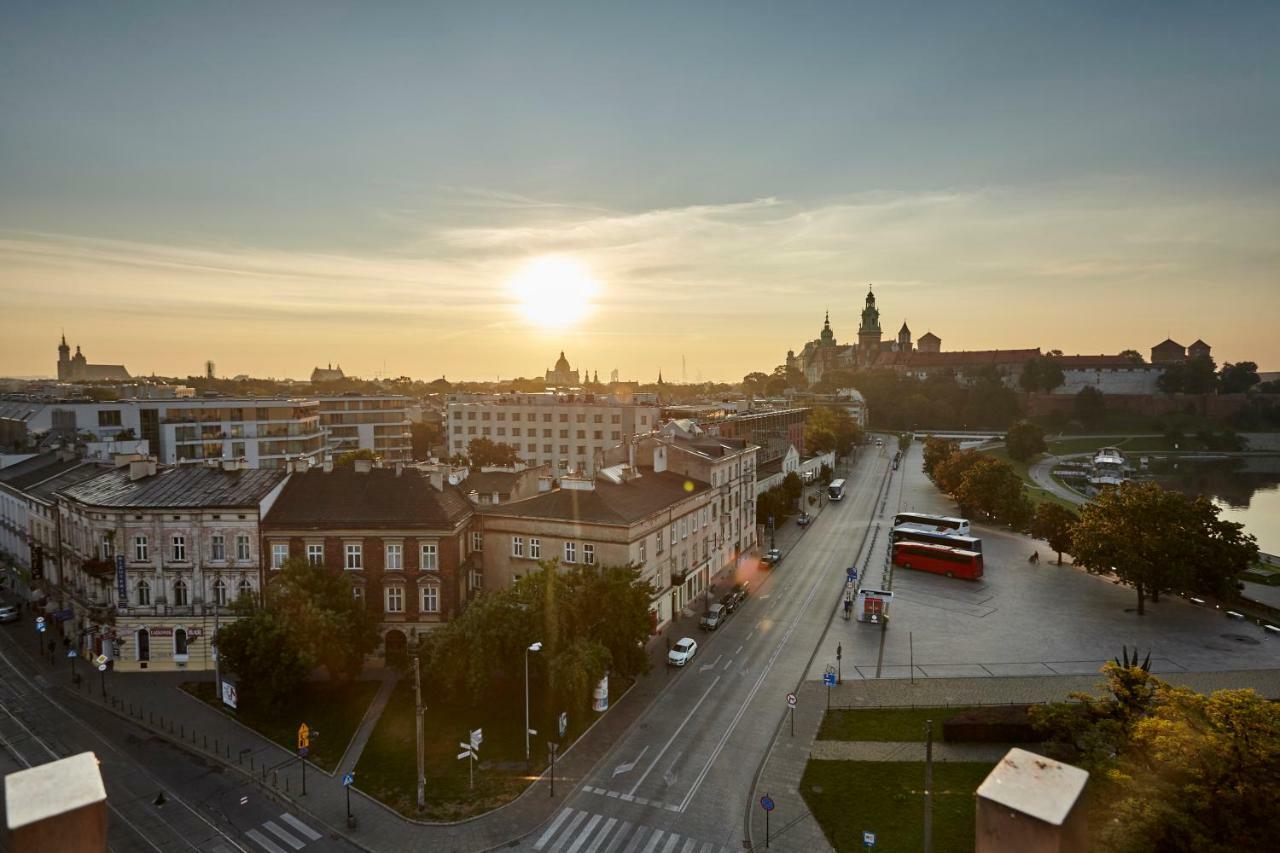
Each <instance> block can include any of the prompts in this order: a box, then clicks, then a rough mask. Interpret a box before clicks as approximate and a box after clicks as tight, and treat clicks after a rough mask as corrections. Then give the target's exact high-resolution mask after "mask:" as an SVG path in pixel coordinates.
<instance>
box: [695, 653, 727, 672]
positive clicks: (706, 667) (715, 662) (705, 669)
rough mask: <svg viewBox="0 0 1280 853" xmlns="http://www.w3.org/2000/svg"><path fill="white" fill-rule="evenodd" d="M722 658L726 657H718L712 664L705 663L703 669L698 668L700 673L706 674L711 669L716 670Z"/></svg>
mask: <svg viewBox="0 0 1280 853" xmlns="http://www.w3.org/2000/svg"><path fill="white" fill-rule="evenodd" d="M722 657H724V655H718V656H717V657H716V659H715V660H714V661H712V662H711V663H704V664H703V665H702V666H701V667H699V668H698V672H706V671H707V670H709V669H715V668H716V666H717V665H718V664H719V663H720V658H722Z"/></svg>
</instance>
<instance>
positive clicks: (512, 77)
mask: <svg viewBox="0 0 1280 853" xmlns="http://www.w3.org/2000/svg"><path fill="white" fill-rule="evenodd" d="M587 8H588V7H586V6H576V7H575V6H574V5H572V4H569V5H564V6H557V7H548V8H545V9H539V10H537V12H534V11H533V10H529V9H524V8H521V7H519V6H511V7H509V8H508V9H507V10H506V11H505V12H504V14H503V15H493V16H490V15H486V14H485V13H483V12H480V11H477V10H467V9H435V10H424V9H418V8H412V7H400V6H395V5H392V6H388V7H385V8H384V9H382V10H380V14H379V15H377V16H372V15H362V14H360V13H359V12H358V11H357V10H356V9H354V7H353V8H349V9H348V8H345V7H341V6H325V7H311V6H309V5H308V6H301V5H289V4H281V5H279V6H273V7H272V8H271V9H260V8H256V7H244V8H243V9H241V10H240V12H239V14H230V15H228V14H227V13H226V12H225V11H219V10H214V9H201V8H187V9H181V10H168V11H167V12H166V13H165V14H158V13H157V10H158V9H159V7H158V6H150V7H149V6H147V5H146V4H143V5H139V6H135V7H131V8H130V9H128V10H123V11H121V10H106V9H100V8H95V7H93V6H90V5H87V4H85V5H71V6H66V7H58V8H47V7H44V6H42V5H39V4H21V3H20V4H13V5H11V6H9V7H7V8H6V10H5V12H4V13H3V19H2V20H3V22H4V24H5V26H4V27H3V30H4V33H5V34H4V35H3V36H0V39H2V41H0V43H2V44H3V45H4V47H5V55H6V60H5V61H4V67H5V69H6V72H7V75H8V78H9V80H10V85H9V86H7V87H6V89H5V91H4V92H3V93H0V106H2V107H3V108H4V109H5V112H6V115H9V116H12V117H14V118H15V120H14V121H11V122H8V123H7V124H6V128H5V130H4V131H3V132H2V133H0V185H3V186H4V187H5V192H4V193H2V194H0V281H2V282H3V284H0V295H2V296H3V301H4V304H5V307H6V311H5V315H6V321H5V330H6V332H7V334H6V335H4V336H2V337H0V372H2V373H5V374H12V375H51V374H52V371H53V364H52V360H51V358H50V356H49V353H50V351H51V349H52V347H51V344H50V342H51V341H54V340H56V337H57V335H58V334H60V333H61V331H62V330H63V329H66V331H67V334H68V335H69V337H70V339H71V340H73V341H74V342H77V343H79V344H80V345H82V346H83V347H84V348H85V349H86V351H87V352H89V353H90V357H91V358H93V359H98V360H106V361H109V362H112V363H123V364H125V365H126V366H128V367H129V369H130V371H132V372H133V373H135V374H148V373H151V372H156V373H162V374H170V375H186V374H188V373H190V374H199V373H202V372H203V370H202V367H203V364H204V362H205V361H206V360H208V359H212V360H213V361H215V362H216V363H217V364H218V366H219V372H220V373H222V374H225V375H235V374H238V373H249V374H255V375H274V376H292V377H296V378H303V377H305V375H306V374H307V373H309V371H310V369H311V368H312V367H314V366H315V365H317V364H321V365H322V364H325V363H329V362H334V363H341V364H342V365H343V367H344V369H345V370H346V371H347V372H348V373H350V374H355V375H361V376H373V375H375V374H379V373H382V372H383V371H384V365H385V372H386V373H387V374H389V375H392V376H396V375H402V374H407V375H411V376H418V377H423V378H432V377H436V376H440V375H445V376H448V377H450V378H454V377H457V378H466V379H490V378H494V377H498V376H501V377H504V378H510V377H514V376H521V375H523V376H536V375H539V374H541V372H542V371H543V370H544V369H545V368H546V367H548V366H549V365H550V364H551V362H552V361H554V358H555V354H556V353H558V352H559V351H560V350H562V349H563V350H565V351H566V352H567V353H569V355H570V360H571V362H572V363H573V364H574V366H575V367H578V366H583V367H588V368H591V369H597V366H598V368H599V369H601V370H602V372H603V371H604V370H612V369H613V368H615V367H617V368H618V369H619V370H620V373H621V374H622V376H624V377H629V378H635V379H641V380H651V379H652V378H654V377H656V375H657V373H658V371H659V370H660V369H661V370H662V371H663V373H664V376H665V377H666V378H668V379H677V378H679V376H680V372H679V367H680V364H681V359H682V358H684V359H685V360H686V363H687V376H688V378H689V379H690V380H691V381H692V380H693V379H695V378H696V377H697V376H698V375H701V376H702V377H703V378H704V379H707V380H711V379H716V380H724V381H737V380H740V379H741V377H742V375H743V374H745V373H747V372H751V371H756V370H763V371H768V370H770V369H772V368H773V367H774V366H775V365H777V364H779V363H781V362H782V361H783V359H784V357H785V353H786V351H787V350H788V349H799V348H800V347H801V346H802V345H803V344H804V342H805V341H808V340H811V339H813V338H814V337H816V336H817V334H818V331H819V330H820V328H821V321H822V316H823V313H824V312H825V311H828V310H829V311H830V312H831V317H832V324H833V326H834V328H835V331H836V335H837V337H838V338H839V339H840V340H851V339H852V338H853V334H854V331H855V330H856V326H857V313H858V310H859V307H860V304H861V299H862V296H863V294H864V293H865V289H866V285H867V284H868V283H871V284H874V285H875V286H876V290H877V293H878V294H879V296H880V300H881V306H882V311H883V314H884V322H885V324H886V327H889V326H892V327H893V329H896V328H897V326H898V325H899V324H900V323H901V322H902V321H904V320H905V321H906V322H908V323H909V325H910V326H911V329H912V331H913V332H914V333H915V334H916V335H917V336H918V335H920V334H922V333H924V332H925V331H930V330H931V331H933V332H934V333H935V334H938V335H939V336H941V337H942V339H943V341H944V346H945V347H946V348H947V349H986V348H1018V347H1035V346H1039V347H1041V348H1042V349H1046V350H1047V349H1051V348H1059V349H1062V350H1063V351H1065V352H1068V353H1100V352H1117V351H1119V350H1121V349H1126V348H1133V349H1137V350H1139V351H1140V352H1143V353H1146V352H1147V351H1148V350H1149V348H1150V347H1151V346H1152V345H1154V344H1155V343H1157V342H1159V341H1161V340H1163V339H1164V338H1165V337H1166V336H1171V337H1172V338H1173V339H1174V340H1177V341H1179V342H1181V343H1184V344H1186V343H1189V342H1190V341H1192V340H1195V339H1196V338H1203V339H1204V340H1206V341H1208V342H1209V343H1211V344H1212V345H1213V346H1214V354H1215V357H1216V358H1217V359H1218V361H1219V362H1220V363H1221V362H1228V361H1240V360H1251V361H1255V362H1257V363H1258V364H1259V366H1260V368H1261V369H1263V370H1274V369H1277V368H1280V343H1278V342H1277V341H1276V340H1275V339H1274V336H1273V335H1272V334H1271V331H1270V327H1271V326H1272V325H1274V318H1275V317H1276V316H1280V287H1277V284H1280V282H1277V273H1276V271H1277V269H1280V247H1277V244H1276V241H1275V240H1274V234H1275V233H1280V198H1278V193H1277V189H1278V188H1280V186H1278V185H1280V169H1277V161H1276V158H1275V156H1274V152H1273V151H1272V150H1271V148H1270V144H1269V140H1273V139H1274V138H1276V136H1277V131H1278V130H1280V95H1278V94H1277V91H1278V87H1276V86H1275V85H1274V81H1275V79H1276V76H1277V75H1276V72H1277V70H1278V69H1277V64H1278V60H1277V59H1276V58H1275V56H1274V55H1273V53H1272V52H1269V51H1268V50H1267V46H1268V45H1269V44H1271V43H1272V42H1273V39H1274V36H1275V35H1276V34H1277V33H1278V32H1280V12H1278V11H1277V10H1276V9H1275V8H1273V7H1272V8H1269V7H1267V6H1266V5H1264V4H1256V5H1247V4H1246V5H1242V6H1239V7H1236V9H1235V10H1234V13H1233V14H1232V15H1230V16H1223V15H1215V14H1211V13H1210V12H1208V11H1205V10H1203V9H1199V8H1196V7H1194V6H1191V5H1182V4H1156V5H1142V4H1135V5H1133V6H1130V7H1126V8H1124V9H1114V8H1110V7H1106V6H1102V5H1078V6H1076V5H1073V6H1071V7H1065V8H1053V7H1048V6H1038V7H1028V6H1025V5H1023V4H1011V5H1000V4H992V5H988V6H986V7H985V10H986V11H985V13H984V14H978V15H974V14H971V13H969V12H966V11H964V10H960V9H953V8H948V7H945V6H942V7H939V8H937V9H936V10H934V11H933V12H932V13H931V14H930V16H929V20H928V22H927V23H926V22H924V21H922V20H921V17H920V16H911V15H909V14H906V13H902V12H893V11H885V10H860V9H856V8H854V7H851V6H847V5H845V4H815V5H813V6H811V7H808V9H809V12H808V13H799V12H796V13H791V12H789V11H785V10H779V9H776V8H774V9H771V8H769V7H767V6H743V7H738V8H737V9H736V10H735V11H736V14H735V15H733V16H725V15H723V14H720V13H719V12H717V11H716V10H715V9H714V8H712V7H699V8H692V9H690V8H684V7H682V6H678V5H670V6H663V5H658V6H654V7H652V8H646V10H644V12H643V13H641V12H639V11H626V10H617V9H615V10H593V11H592V12H591V14H587V11H586V10H587ZM308 13H309V14H308ZM1153 19H1157V20H1158V21H1159V22H1160V26H1158V27H1153V26H1152V21H1153ZM903 55H911V56H912V63H911V64H910V65H903V64H902V63H901V62H900V61H899V60H900V57H901V56H903ZM656 57H661V61H656ZM54 61H56V63H57V71H56V73H52V72H51V70H50V69H51V67H52V66H51V65H50V63H51V62H54ZM548 269H549V270H550V271H551V273H553V275H548V274H547V270H548ZM530 270H534V271H541V272H540V273H539V275H537V276H534V277H533V278H532V279H531V278H530V277H529V275H528V273H529V271H530ZM557 271H558V272H559V273H565V272H566V271H568V273H569V276H570V278H571V279H572V280H573V281H576V282H578V283H577V284H572V283H571V284H570V285H568V291H569V293H570V298H571V300H572V304H571V305H569V306H568V307H569V308H571V309H572V310H571V311H561V310H550V311H549V310H547V309H546V306H545V305H541V306H540V305H538V300H537V296H536V294H538V293H539V292H545V290H546V288H552V289H556V291H557V292H558V293H561V294H562V295H563V294H564V293H565V292H566V291H565V287H566V286H565V285H564V284H563V279H561V278H556V276H555V275H554V274H555V273H557ZM584 282H586V283H585V284H584ZM531 294H532V295H531ZM566 314H573V315H575V316H577V317H578V320H577V321H576V322H573V323H564V322H561V321H562V320H563V319H565V315H566Z"/></svg>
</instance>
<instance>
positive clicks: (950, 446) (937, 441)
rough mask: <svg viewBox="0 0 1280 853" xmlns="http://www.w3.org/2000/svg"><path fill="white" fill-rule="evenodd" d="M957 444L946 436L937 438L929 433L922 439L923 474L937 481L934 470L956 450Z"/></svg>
mask: <svg viewBox="0 0 1280 853" xmlns="http://www.w3.org/2000/svg"><path fill="white" fill-rule="evenodd" d="M958 446H959V445H957V444H956V443H955V442H954V441H952V440H950V439H946V438H938V437H937V436H936V435H931V436H929V437H928V438H926V439H925V440H924V473H925V476H927V477H929V478H930V479H932V480H934V481H935V482H936V481H937V478H936V477H935V476H934V471H935V470H936V469H937V467H938V465H940V464H941V463H943V462H945V461H946V460H947V459H948V458H949V457H950V456H951V454H952V453H955V452H956V448H957V447H958Z"/></svg>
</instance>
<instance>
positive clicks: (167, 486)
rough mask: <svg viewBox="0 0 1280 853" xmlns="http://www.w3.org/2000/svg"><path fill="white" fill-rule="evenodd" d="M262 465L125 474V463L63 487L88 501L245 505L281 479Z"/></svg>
mask: <svg viewBox="0 0 1280 853" xmlns="http://www.w3.org/2000/svg"><path fill="white" fill-rule="evenodd" d="M284 476H285V473H284V472H283V471H277V470H272V469H267V468H249V469H241V470H236V471H224V470H222V469H221V468H204V467H194V466H188V467H180V468H162V469H160V470H159V471H158V472H156V473H155V474H153V475H152V476H150V477H142V478H140V479H137V480H130V479H129V469H128V467H124V468H117V469H115V470H113V471H109V472H107V473H106V474H100V475H98V476H97V477H94V478H92V479H89V480H85V481H84V482H82V483H79V484H78V485H75V486H71V487H70V488H68V489H65V490H64V491H63V494H64V495H66V496H67V497H68V498H71V499H73V500H77V501H80V502H81V503H84V504H88V505H90V506H115V507H165V508H169V507H173V508H177V507H237V506H243V507H249V506H257V504H258V502H259V501H260V500H262V498H263V497H264V496H265V495H266V494H267V493H268V492H270V491H271V490H272V489H273V488H274V487H275V486H276V484H277V483H279V482H280V481H281V480H282V479H284Z"/></svg>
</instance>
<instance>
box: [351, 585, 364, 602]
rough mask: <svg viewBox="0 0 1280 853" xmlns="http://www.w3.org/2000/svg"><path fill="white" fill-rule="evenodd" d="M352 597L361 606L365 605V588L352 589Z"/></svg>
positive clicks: (354, 587)
mask: <svg viewBox="0 0 1280 853" xmlns="http://www.w3.org/2000/svg"><path fill="white" fill-rule="evenodd" d="M351 597H352V598H354V599H355V600H356V601H358V602H360V603H361V604H364V587H362V586H353V587H351Z"/></svg>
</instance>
